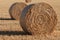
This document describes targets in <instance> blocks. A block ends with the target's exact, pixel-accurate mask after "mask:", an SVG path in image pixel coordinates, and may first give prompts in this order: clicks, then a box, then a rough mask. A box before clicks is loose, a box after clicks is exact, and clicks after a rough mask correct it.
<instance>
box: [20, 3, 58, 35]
mask: <svg viewBox="0 0 60 40" xmlns="http://www.w3.org/2000/svg"><path fill="white" fill-rule="evenodd" d="M20 23H21V26H22V28H23V30H24V31H25V32H28V33H30V34H32V35H38V34H50V33H52V32H53V30H54V28H55V26H56V24H57V15H56V12H55V11H54V9H53V8H52V7H51V6H50V5H49V4H47V3H44V2H41V3H37V4H35V5H32V6H28V7H26V8H25V9H24V10H23V12H22V14H21V20H20Z"/></svg>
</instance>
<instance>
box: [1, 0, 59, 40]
mask: <svg viewBox="0 0 60 40" xmlns="http://www.w3.org/2000/svg"><path fill="white" fill-rule="evenodd" d="M15 2H25V1H23V0H0V40H60V0H51V1H50V0H32V1H31V3H38V2H47V3H49V4H50V5H51V6H52V7H53V8H54V10H55V11H56V13H57V17H58V23H57V26H56V28H55V31H54V32H53V33H52V34H51V35H46V36H44V35H41V36H32V35H27V34H26V33H25V32H23V30H22V28H21V27H20V24H19V21H16V20H11V17H10V15H9V12H8V10H9V8H10V6H11V5H12V4H13V3H15ZM8 31H9V32H8Z"/></svg>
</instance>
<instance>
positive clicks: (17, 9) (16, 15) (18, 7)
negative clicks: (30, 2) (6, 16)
mask: <svg viewBox="0 0 60 40" xmlns="http://www.w3.org/2000/svg"><path fill="white" fill-rule="evenodd" d="M26 6H27V5H26V4H25V3H22V2H21V3H18V2H16V3H14V4H12V6H11V7H10V9H9V13H10V16H11V18H13V19H16V20H19V19H20V15H21V12H22V10H23V9H24V7H26Z"/></svg>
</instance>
